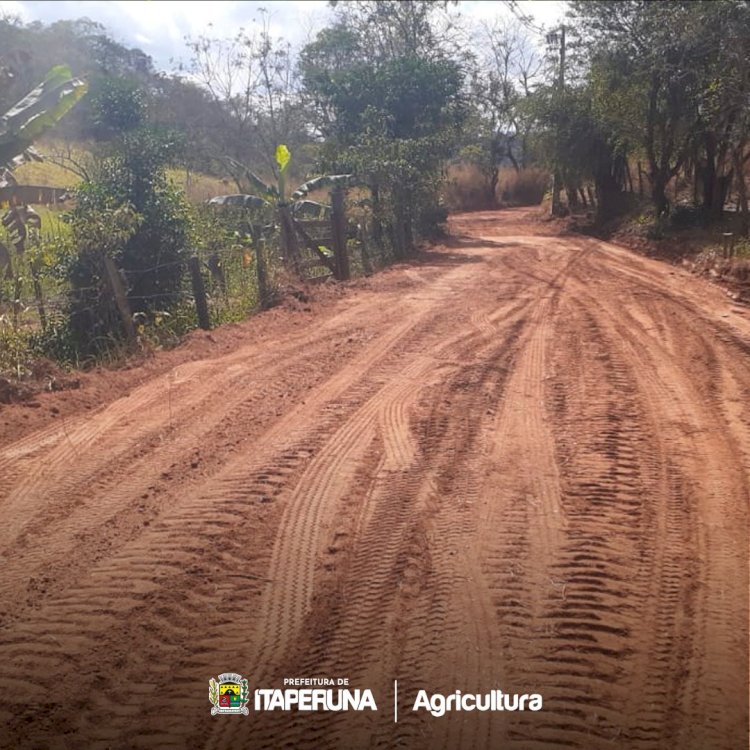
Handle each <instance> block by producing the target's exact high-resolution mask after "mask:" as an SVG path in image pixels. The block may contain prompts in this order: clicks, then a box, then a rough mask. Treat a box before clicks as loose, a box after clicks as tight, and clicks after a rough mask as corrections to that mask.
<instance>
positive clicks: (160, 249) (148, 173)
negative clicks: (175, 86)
mask: <svg viewBox="0 0 750 750" xmlns="http://www.w3.org/2000/svg"><path fill="white" fill-rule="evenodd" d="M173 146H174V144H173V143H172V141H171V140H170V139H169V138H167V137H164V135H161V134H159V133H156V132H154V131H152V130H148V129H141V130H137V131H133V132H132V133H129V134H127V135H126V136H125V137H124V138H123V140H122V141H121V142H120V144H118V145H117V147H116V149H115V151H114V153H113V154H112V155H111V156H109V157H107V158H104V159H102V160H101V161H100V163H99V164H98V166H97V169H96V174H95V175H94V177H93V178H92V179H91V180H89V181H87V182H84V183H83V184H82V185H81V186H80V187H79V189H78V191H77V196H76V198H77V205H76V208H75V209H74V210H73V211H72V212H71V214H70V217H69V219H70V223H71V227H72V230H73V238H74V242H75V245H76V247H77V248H78V249H77V252H76V253H75V254H74V256H73V257H72V259H71V262H70V263H69V266H68V275H69V280H70V283H71V286H72V293H71V303H70V324H71V327H72V329H73V333H74V336H75V338H76V340H77V342H78V345H79V347H80V349H81V352H82V353H83V354H101V353H102V352H103V351H104V350H106V349H108V348H109V347H110V345H111V344H112V343H113V341H116V340H117V339H119V338H120V337H121V335H122V330H121V323H120V321H119V317H118V315H117V311H116V308H115V307H114V303H113V300H112V295H111V293H110V292H109V289H108V286H107V282H106V281H105V279H106V277H105V273H104V266H103V254H104V253H107V254H109V255H110V256H111V257H112V258H114V260H115V262H116V265H117V266H118V267H119V268H121V269H122V270H123V272H124V274H125V277H126V281H127V287H128V300H129V302H130V306H131V308H132V310H133V312H134V313H143V314H145V315H149V314H150V313H152V312H154V311H164V310H168V309H169V308H171V307H173V306H174V305H176V304H177V303H178V302H179V301H180V299H181V296H182V280H183V275H184V271H185V264H186V261H187V255H188V252H189V249H188V245H189V228H190V211H189V206H188V204H187V202H186V200H185V198H184V196H183V195H182V193H181V192H180V191H178V190H177V189H176V188H174V187H173V186H172V185H171V184H170V182H169V181H168V180H167V177H166V172H165V169H166V166H167V164H168V163H169V160H170V158H171V156H172V153H173Z"/></svg>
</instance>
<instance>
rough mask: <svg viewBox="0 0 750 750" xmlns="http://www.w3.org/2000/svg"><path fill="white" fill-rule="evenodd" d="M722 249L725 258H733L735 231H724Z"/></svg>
mask: <svg viewBox="0 0 750 750" xmlns="http://www.w3.org/2000/svg"><path fill="white" fill-rule="evenodd" d="M721 236H722V250H723V255H724V257H725V258H731V257H732V256H733V255H734V233H732V232H723V233H722V235H721Z"/></svg>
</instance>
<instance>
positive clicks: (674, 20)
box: [0, 0, 750, 393]
mask: <svg viewBox="0 0 750 750" xmlns="http://www.w3.org/2000/svg"><path fill="white" fill-rule="evenodd" d="M502 5H503V8H502V12H500V8H499V9H498V16H497V18H496V19H494V20H490V21H487V22H484V23H481V24H480V23H475V24H470V23H468V21H467V20H466V19H465V18H464V17H463V16H462V14H461V6H460V3H459V4H455V3H443V2H425V1H415V2H410V3H399V2H391V1H383V2H375V1H371V0H366V1H361V2H347V3H331V6H332V15H331V21H330V23H329V25H328V26H327V27H326V28H323V29H322V30H320V31H319V32H318V33H317V34H316V35H315V36H314V37H313V38H312V39H311V40H310V41H309V42H308V43H307V44H306V45H304V46H303V47H302V48H301V49H293V48H292V47H291V46H290V45H289V44H288V43H287V42H286V41H284V40H283V39H277V38H274V37H273V36H272V35H271V33H270V25H269V20H268V16H267V14H264V13H261V15H260V17H259V20H258V22H255V23H252V24H248V26H247V27H246V28H245V29H240V30H238V32H237V34H236V35H235V36H234V37H232V38H229V39H224V38H214V37H212V36H210V35H207V36H201V37H198V38H195V39H191V40H189V50H190V57H189V59H188V60H185V61H183V63H182V64H181V66H180V69H179V70H177V71H175V72H173V73H169V74H167V73H164V72H161V71H158V70H156V69H155V68H154V66H153V63H152V61H151V59H150V58H149V57H148V56H147V55H146V54H144V53H143V52H141V51H140V50H137V49H130V48H127V47H124V46H123V45H121V44H119V43H117V42H115V41H114V40H113V39H112V38H111V36H110V35H109V33H108V31H107V30H106V29H104V28H103V27H101V26H99V25H97V24H95V23H93V22H91V21H88V20H85V19H82V20H77V21H63V22H57V23H53V24H50V25H44V24H39V23H35V24H30V25H24V24H23V23H21V22H20V21H18V20H16V19H13V18H11V17H6V18H3V19H0V50H2V52H1V53H0V112H6V113H11V112H13V111H17V104H18V103H19V102H21V101H22V100H23V98H24V97H25V96H27V94H28V93H29V92H32V91H34V90H36V88H37V87H38V86H39V85H40V82H41V81H45V80H48V79H49V76H50V75H52V74H51V73H50V71H57V75H58V77H60V76H61V78H60V80H59V81H58V83H59V84H60V85H63V84H67V85H68V86H69V87H71V86H72V89H71V90H72V91H73V92H74V93H75V95H74V96H72V98H71V99H70V100H69V104H70V106H67V105H66V106H65V107H64V108H63V109H60V110H59V111H57V112H56V113H55V115H54V116H52V114H51V113H52V112H53V111H54V108H53V107H50V108H49V109H48V110H45V112H47V113H50V116H49V117H47V116H46V115H45V118H46V119H45V123H46V124H45V127H44V128H43V129H40V130H37V131H35V132H33V133H28V134H27V137H26V141H24V143H23V144H22V145H23V148H22V149H21V150H20V151H19V152H18V153H14V154H10V155H9V154H6V153H5V152H3V155H2V159H0V161H2V164H3V165H4V171H3V175H4V176H3V183H2V185H1V186H0V201H2V204H3V207H4V208H3V211H4V212H5V215H6V219H4V220H3V228H2V230H0V243H1V244H0V377H2V378H4V379H5V380H6V383H7V382H8V381H10V380H16V381H22V380H24V379H28V378H31V377H33V373H34V372H35V371H36V370H38V362H39V361H47V360H52V361H54V362H55V363H57V364H58V365H61V366H68V367H71V366H73V367H81V366H86V365H90V364H95V363H101V362H114V361H118V360H119V359H121V358H122V357H123V356H124V355H130V354H132V353H133V352H134V351H140V352H149V351H153V350H154V349H158V348H161V347H164V346H171V345H173V344H175V343H177V342H178V341H179V340H180V339H181V337H182V336H184V334H185V333H187V332H189V331H190V330H192V329H194V328H195V327H196V326H197V325H199V324H200V323H201V315H200V312H199V311H198V310H197V298H198V297H200V296H201V295H202V294H203V293H205V298H206V305H207V312H206V314H207V315H208V318H209V320H210V324H211V325H216V324H219V323H222V322H226V321H236V320H241V319H243V318H244V317H246V316H247V315H249V314H251V313H252V312H253V311H255V310H259V309H262V308H264V307H267V306H269V305H272V304H275V303H276V302H277V301H278V300H280V299H281V298H283V296H284V294H286V293H290V292H291V293H294V294H297V295H300V294H304V293H305V292H304V291H302V287H304V285H305V284H307V283H310V282H312V281H316V280H322V279H326V278H328V277H332V278H335V279H342V278H348V277H349V276H350V275H355V276H356V275H361V274H368V273H372V272H373V271H375V270H377V268H378V267H381V266H383V265H386V264H388V263H391V262H393V261H399V260H404V259H407V258H409V257H410V256H411V255H412V254H414V253H415V252H416V251H417V249H418V248H419V246H420V244H421V243H423V242H425V241H429V240H433V239H435V238H437V237H439V236H440V234H441V232H442V231H443V225H444V222H445V220H446V218H447V215H448V211H449V210H475V209H493V208H498V207H501V206H510V205H535V204H543V205H544V206H545V207H546V208H548V209H549V210H550V211H551V212H552V213H553V214H557V215H564V214H571V215H572V216H573V217H574V221H575V222H576V225H577V226H580V227H583V228H585V229H586V230H587V231H609V232H620V234H621V235H622V236H623V237H625V238H626V239H627V238H631V239H634V242H633V243H632V244H636V245H637V244H638V240H643V242H649V243H653V242H657V243H658V242H667V243H669V242H671V243H672V246H674V244H675V243H677V244H679V243H680V242H681V241H682V238H683V237H686V236H688V235H686V232H687V233H689V236H690V238H691V241H692V243H693V244H690V245H689V246H690V247H691V248H693V247H694V248H695V253H693V255H695V254H696V253H698V252H700V257H699V258H698V260H697V261H696V266H695V267H696V269H697V270H700V271H702V272H706V273H711V274H712V275H724V276H726V275H730V276H732V275H734V276H735V277H736V278H737V279H738V280H740V281H741V280H742V279H745V278H746V277H747V276H748V275H750V274H749V273H748V270H747V266H748V260H747V259H745V258H744V256H749V257H750V245H748V242H747V240H746V239H745V238H747V237H748V232H749V230H750V216H749V213H748V196H747V192H748V177H749V175H750V104H749V102H750V63H749V62H748V55H747V50H748V49H750V6H748V4H747V3H743V2H739V1H738V0H719V2H669V3H667V2H656V3H654V2H644V1H643V0H631V1H628V2H571V3H569V12H568V15H567V17H566V19H565V21H564V22H563V23H562V24H561V25H560V26H559V27H557V28H554V29H540V28H538V27H536V26H535V24H534V23H533V22H532V21H531V19H529V18H526V17H523V16H521V15H519V10H518V7H517V6H516V5H515V4H514V3H506V4H502ZM249 20H250V19H249ZM61 65H62V66H63V67H60V66H61ZM84 93H85V95H84ZM79 100H80V101H79ZM76 102H77V103H76ZM73 104H75V106H73ZM14 107H15V108H16V110H14ZM63 110H64V111H63ZM8 118H9V115H8V114H6V115H5V117H4V118H3V120H2V122H3V123H4V125H3V127H5V134H6V135H7V134H8V133H10V129H9V127H8V122H10V120H9V119H8ZM53 125H54V129H53V128H52V126H53ZM0 129H1V128H0ZM2 137H3V134H2V133H0V139H2ZM6 140H7V139H6ZM34 144H35V145H36V147H37V148H36V150H34V149H33V148H32V147H33V146H34ZM19 155H20V156H19ZM24 185H25V186H27V187H28V189H24V190H22V189H21V187H22V186H24ZM298 186H299V187H298ZM293 188H296V190H295V189H293ZM336 201H339V202H340V206H339V208H338V212H339V213H338V215H339V220H341V216H342V213H341V212H342V210H343V212H344V213H345V217H346V219H345V222H344V223H339V224H336V219H335V217H334V218H332V217H333V215H334V214H336V210H333V209H334V208H335V207H334V203H335V202H336ZM341 206H343V209H342V208H341ZM332 207H333V208H332ZM329 224H330V225H331V227H332V228H331V229H330V230H329V229H328V228H327V227H328V225H329ZM337 227H338V229H337ZM316 232H317V234H316ZM334 240H335V243H334ZM334 244H336V248H338V255H336V254H335V253H334V250H336V248H334V247H333V245H334ZM342 248H343V250H342ZM342 252H343V254H344V256H345V260H346V267H345V268H344V266H342V265H341V263H342V261H341V253H342ZM674 254H679V252H678V251H674ZM730 256H731V257H730ZM193 258H197V261H195V262H196V263H197V266H196V267H197V269H198V270H197V271H195V270H194V271H193V273H192V275H191V273H190V271H189V267H190V263H191V262H193V261H191V259H193ZM112 268H114V269H115V271H116V274H115V275H116V277H117V278H116V279H114V280H113V276H112V270H111V269H112ZM196 273H197V274H198V276H199V277H200V278H198V279H197V280H196ZM196 281H197V282H198V286H196ZM113 284H114V285H115V286H119V287H121V292H122V293H121V295H120V297H122V298H123V299H124V300H125V303H126V304H125V305H124V306H123V304H122V299H120V297H118V295H116V294H115V293H114V291H113V290H114V288H115V287H114V286H113ZM198 307H199V305H198ZM123 310H125V313H124V312H123ZM124 316H125V317H124ZM204 323H205V320H204ZM4 392H5V393H10V392H11V391H10V390H8V389H7V388H6V389H5V391H4Z"/></svg>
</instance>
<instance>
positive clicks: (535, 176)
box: [443, 163, 549, 211]
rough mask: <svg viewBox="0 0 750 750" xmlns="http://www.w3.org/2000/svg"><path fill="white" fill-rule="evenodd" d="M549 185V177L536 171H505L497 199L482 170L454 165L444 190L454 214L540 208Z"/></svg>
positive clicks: (502, 171) (447, 203) (496, 193)
mask: <svg viewBox="0 0 750 750" xmlns="http://www.w3.org/2000/svg"><path fill="white" fill-rule="evenodd" d="M548 185H549V173H548V172H546V171H544V170H543V169H536V168H534V167H531V168H528V169H522V170H521V171H520V172H516V170H515V169H501V170H500V175H499V179H498V184H497V188H496V190H495V195H494V196H492V195H490V194H489V185H488V183H487V180H486V179H485V177H484V175H482V173H481V171H480V170H479V168H478V167H476V166H475V165H473V164H467V163H460V164H453V165H451V167H450V168H449V169H448V179H447V181H446V184H445V187H444V189H443V200H444V201H445V204H446V206H447V207H448V209H449V210H451V211H485V210H487V209H492V208H497V207H498V206H536V205H539V204H540V203H541V202H542V199H543V198H544V194H545V192H546V191H547V188H548Z"/></svg>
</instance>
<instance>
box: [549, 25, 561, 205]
mask: <svg viewBox="0 0 750 750" xmlns="http://www.w3.org/2000/svg"><path fill="white" fill-rule="evenodd" d="M547 41H548V42H550V43H555V42H556V41H557V34H556V33H555V32H552V33H550V34H549V35H548V36H547ZM557 90H558V91H557V93H558V102H561V101H562V96H563V94H564V92H565V24H561V25H560V71H559V77H558V81H557ZM556 138H557V155H558V156H559V153H560V122H559V120H558V123H557V136H556ZM561 190H562V176H561V175H560V168H559V167H555V171H554V173H553V175H552V207H551V213H552V215H553V216H560V215H561V214H562V210H561V206H560V191H561Z"/></svg>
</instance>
